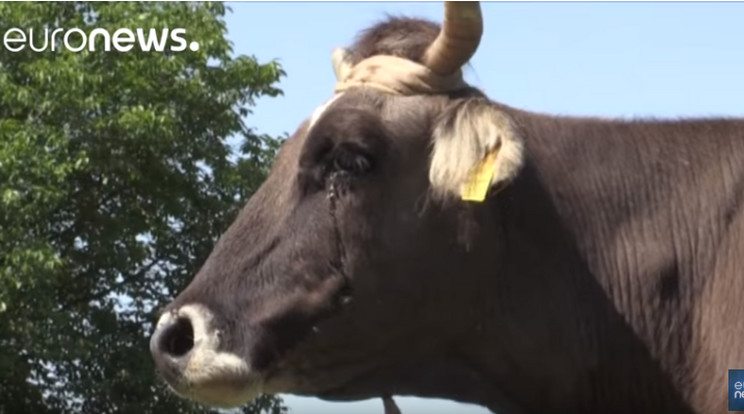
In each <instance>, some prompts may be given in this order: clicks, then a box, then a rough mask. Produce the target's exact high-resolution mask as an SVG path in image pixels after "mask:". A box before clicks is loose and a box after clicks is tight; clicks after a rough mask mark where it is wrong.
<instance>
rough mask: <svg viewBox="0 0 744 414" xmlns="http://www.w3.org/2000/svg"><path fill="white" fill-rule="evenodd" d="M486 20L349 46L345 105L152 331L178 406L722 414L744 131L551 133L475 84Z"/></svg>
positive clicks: (712, 127)
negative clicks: (366, 404) (256, 403)
mask: <svg viewBox="0 0 744 414" xmlns="http://www.w3.org/2000/svg"><path fill="white" fill-rule="evenodd" d="M482 29H483V26H482V16H481V13H480V7H479V5H478V4H477V3H472V2H447V3H446V4H445V17H444V20H443V23H442V25H441V26H440V25H438V24H436V23H433V22H430V21H427V20H421V19H414V18H404V17H391V18H388V19H387V20H384V21H382V22H380V23H378V24H375V25H373V26H371V27H370V28H368V29H367V30H365V31H363V32H361V34H360V35H359V37H358V38H357V39H356V41H355V43H354V44H353V45H352V46H351V47H349V48H348V49H337V50H336V51H335V52H334V53H333V59H332V60H333V63H334V69H335V71H336V75H337V76H338V83H337V85H336V87H335V94H334V95H333V97H332V99H330V100H329V101H328V102H326V103H324V104H322V105H321V106H320V107H318V109H317V110H315V112H314V113H313V114H311V116H309V117H308V119H306V120H305V121H304V122H303V123H302V124H301V125H300V126H299V127H298V129H297V130H296V132H295V133H294V134H293V135H292V136H291V137H290V139H288V140H287V141H286V142H285V143H284V144H283V146H282V148H281V150H280V152H279V153H278V155H277V157H276V160H275V163H274V165H273V167H272V170H271V172H270V175H269V176H268V178H267V179H266V181H265V182H264V183H263V184H262V186H261V187H260V189H259V190H258V191H257V192H256V193H255V194H254V195H253V196H252V197H251V198H250V200H249V201H248V202H247V204H246V206H245V207H244V209H243V210H242V211H241V212H240V213H239V215H238V216H237V218H236V220H235V222H234V223H233V224H232V225H231V226H230V227H229V228H228V229H227V230H226V231H225V233H224V234H223V235H222V236H221V238H220V239H219V241H218V243H217V244H216V246H215V247H214V250H213V251H212V253H211V254H210V255H209V257H208V258H207V260H206V261H205V263H204V264H203V267H202V268H201V269H200V271H199V272H198V274H197V275H196V276H195V277H194V279H193V281H192V282H191V283H190V284H189V285H188V287H186V288H185V289H184V290H183V291H182V292H180V294H179V295H178V296H177V297H176V298H175V299H174V300H173V301H172V303H170V304H169V305H167V306H166V308H165V309H164V311H163V313H162V315H161V317H160V320H159V321H158V323H157V326H156V329H155V331H154V333H153V335H152V337H151V341H150V351H151V353H152V357H153V358H154V362H155V365H156V367H157V369H158V371H159V372H160V375H161V376H162V377H163V378H164V380H165V381H166V382H167V383H168V384H169V386H170V387H171V388H172V389H173V391H175V392H176V393H177V394H179V395H181V396H183V397H185V398H189V399H192V400H195V401H198V402H201V403H204V404H208V405H215V406H222V407H229V406H236V405H239V404H243V403H245V402H247V401H250V400H252V399H253V398H255V397H256V396H257V395H259V394H260V393H265V394H276V393H292V394H297V395H306V396H315V397H319V398H322V399H326V400H334V401H349V400H360V399H367V398H378V397H382V398H384V399H385V400H386V402H387V400H389V396H391V395H411V396H419V397H437V398H446V399H451V400H454V401H460V402H467V403H473V404H479V405H481V406H484V407H486V408H488V409H490V410H492V411H493V412H498V413H543V412H551V413H641V412H642V413H721V412H724V411H725V410H726V402H727V399H726V388H727V374H728V372H727V370H728V369H735V368H744V334H743V333H742V332H744V300H742V298H741V296H742V295H744V275H742V274H741V272H742V266H743V265H744V208H742V207H743V205H742V203H744V199H743V198H742V197H743V196H744V119H723V118H720V119H719V118H705V119H702V118H701V119H676V120H656V119H604V118H592V117H575V116H553V115H549V114H541V113H534V112H530V111H525V110H520V109H518V108H513V107H510V106H508V105H505V104H502V103H498V102H494V101H492V100H490V99H488V97H487V96H486V95H485V94H484V93H483V92H482V91H480V90H478V89H476V88H474V87H472V86H470V85H468V84H467V83H465V82H464V81H463V77H462V67H463V66H464V65H465V64H466V63H467V62H468V61H469V59H470V58H471V57H472V55H473V54H474V53H475V51H476V49H477V46H478V45H479V43H480V38H481V33H482Z"/></svg>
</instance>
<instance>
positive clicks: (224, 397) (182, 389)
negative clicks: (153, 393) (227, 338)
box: [168, 351, 263, 408]
mask: <svg viewBox="0 0 744 414" xmlns="http://www.w3.org/2000/svg"><path fill="white" fill-rule="evenodd" d="M192 358H193V359H192V361H190V362H189V364H188V366H187V368H186V370H185V371H184V372H183V373H182V377H181V379H180V380H177V381H173V382H171V381H168V383H169V386H170V388H171V389H172V390H173V391H174V392H175V393H176V394H178V395H180V396H182V397H185V398H188V399H191V400H194V401H196V402H199V403H202V404H206V405H211V406H216V407H221V408H231V407H236V406H239V405H242V404H245V403H247V402H249V401H251V400H253V399H255V398H256V397H258V395H259V394H261V392H263V381H262V379H261V378H260V377H257V376H255V375H251V374H250V371H249V369H248V366H247V364H246V363H245V361H243V360H242V359H241V358H239V357H237V356H235V355H233V354H228V353H214V352H210V351H205V352H204V353H202V354H194V355H193V357H192Z"/></svg>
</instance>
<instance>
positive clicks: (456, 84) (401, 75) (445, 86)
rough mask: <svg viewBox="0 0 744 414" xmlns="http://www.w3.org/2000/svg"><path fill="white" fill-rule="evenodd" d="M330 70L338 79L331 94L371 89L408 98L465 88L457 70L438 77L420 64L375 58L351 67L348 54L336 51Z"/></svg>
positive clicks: (395, 58)
mask: <svg viewBox="0 0 744 414" xmlns="http://www.w3.org/2000/svg"><path fill="white" fill-rule="evenodd" d="M333 67H334V71H335V72H336V77H337V79H338V83H337V84H336V88H335V89H334V91H335V93H341V92H343V91H346V90H349V89H351V88H355V87H371V88H374V89H377V90H380V91H382V92H385V93H389V94H392V95H400V96H410V95H428V94H438V93H448V92H454V91H458V90H462V89H465V88H467V87H468V85H467V84H466V83H465V81H464V80H463V79H462V71H460V70H458V71H456V72H455V73H453V74H451V75H446V76H442V75H438V74H436V73H434V72H433V71H432V70H431V69H429V68H427V67H426V66H424V65H422V64H419V63H416V62H413V61H410V60H408V59H404V58H400V57H397V56H389V55H377V56H372V57H369V58H367V59H364V60H362V61H361V62H359V63H357V64H356V65H351V63H349V56H348V52H346V51H345V50H343V49H336V50H335V51H334V52H333Z"/></svg>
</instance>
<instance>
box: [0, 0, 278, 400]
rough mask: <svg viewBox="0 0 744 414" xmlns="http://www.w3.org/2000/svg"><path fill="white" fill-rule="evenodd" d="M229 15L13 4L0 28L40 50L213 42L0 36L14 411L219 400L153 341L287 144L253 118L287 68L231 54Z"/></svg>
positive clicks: (188, 6)
mask: <svg viewBox="0 0 744 414" xmlns="http://www.w3.org/2000/svg"><path fill="white" fill-rule="evenodd" d="M225 12H226V9H225V7H224V5H222V4H220V3H206V4H195V3H170V2H168V3H82V2H75V3H22V4H13V5H10V4H0V27H1V28H4V29H6V30H7V29H8V28H19V29H21V30H22V31H23V32H24V33H25V34H26V35H27V36H28V38H29V39H28V40H29V41H33V42H34V43H33V45H34V46H35V48H36V49H37V50H38V49H39V48H41V46H42V45H44V39H45V36H48V35H49V33H50V32H51V30H52V29H54V28H64V29H70V28H79V29H81V30H82V31H83V32H84V33H90V32H91V31H92V30H93V29H94V28H103V29H107V30H108V32H109V33H110V34H113V33H114V32H115V31H116V30H117V29H120V28H130V29H132V30H133V31H134V30H135V29H136V28H143V29H144V32H148V30H149V29H150V28H154V29H157V30H161V29H163V28H179V27H180V28H185V29H186V34H185V35H184V38H186V39H187V40H189V41H192V40H193V41H198V44H199V48H198V50H196V51H194V50H191V49H186V50H184V51H173V50H165V51H163V52H157V51H152V50H151V51H149V52H148V51H143V50H141V48H138V47H134V48H133V49H132V50H130V51H128V52H119V51H116V50H111V51H108V52H106V51H105V50H103V45H104V42H105V39H104V38H103V37H99V38H98V40H99V41H100V42H101V43H99V44H95V46H96V47H95V50H93V51H91V50H90V48H89V47H86V48H84V49H83V50H80V51H79V52H74V51H73V49H77V47H76V46H79V45H81V44H82V37H81V36H80V34H79V33H74V34H71V35H70V36H69V38H68V39H67V40H68V41H69V43H70V44H72V45H73V48H67V47H62V46H64V45H61V44H60V43H58V42H60V41H62V40H63V39H60V38H57V39H56V41H54V42H52V41H50V42H49V43H48V44H47V50H45V51H43V52H36V51H34V50H32V49H31V47H30V46H29V45H28V44H27V45H26V47H25V48H23V50H20V51H17V52H14V51H11V50H10V49H9V48H5V47H3V45H0V413H14V414H15V413H79V412H90V413H114V412H116V413H138V414H139V413H156V412H157V413H159V414H164V413H196V412H206V409H205V408H203V407H199V406H197V405H195V404H192V403H189V402H186V401H184V400H181V399H180V398H178V397H175V396H173V395H172V394H171V393H170V392H169V391H168V390H167V389H166V387H165V386H164V385H163V384H162V383H161V382H160V381H159V380H158V379H157V377H156V376H155V374H154V372H155V371H154V367H153V365H152V363H151V361H150V356H149V352H148V344H147V343H148V336H149V334H150V332H151V330H152V326H153V322H154V320H155V317H156V316H155V313H156V312H157V310H158V308H159V307H160V306H161V305H162V304H164V303H166V302H167V301H168V300H169V299H170V298H172V297H173V296H174V295H175V294H177V293H178V292H179V291H180V290H181V289H183V288H184V287H185V285H186V284H187V283H188V281H189V280H190V279H191V277H193V275H194V274H195V272H196V271H197V270H198V266H199V265H200V264H201V263H202V262H203V261H204V259H205V258H206V256H207V254H208V253H209V251H210V250H211V248H212V246H213V244H214V243H215V241H216V239H217V237H218V235H219V234H220V233H221V232H222V231H224V230H225V229H226V227H227V226H228V225H229V223H230V222H231V221H232V219H233V218H234V217H235V215H236V213H237V210H238V209H239V208H240V207H241V206H242V205H243V204H244V203H245V201H246V200H247V198H248V197H249V196H250V195H251V194H252V193H253V192H254V191H255V190H256V189H257V187H258V185H259V184H260V183H261V182H262V181H263V179H264V178H265V176H266V174H267V171H268V166H269V163H270V161H271V160H272V159H273V155H274V153H275V150H276V147H277V145H278V144H277V143H278V139H275V138H271V137H268V136H265V135H261V134H259V133H257V132H256V131H255V130H254V129H252V128H250V127H248V126H246V125H245V124H244V122H243V119H244V118H245V117H246V116H248V115H249V114H250V113H251V112H250V107H252V106H253V105H254V99H255V98H257V97H259V96H277V95H278V94H280V93H281V91H280V90H279V89H277V88H276V86H275V84H276V82H277V81H278V80H279V79H280V78H281V77H282V76H284V72H283V71H282V69H281V68H280V66H279V65H278V64H277V63H276V62H268V63H264V64H261V63H258V62H257V60H256V59H255V58H254V57H247V56H239V57H233V56H232V49H231V45H230V43H229V42H228V41H227V40H226V39H225V34H226V27H225V22H224V14H225ZM45 28H47V29H49V31H47V32H46V33H45V32H44V29H45ZM16 35H17V33H16ZM47 39H48V38H47ZM16 45H17V44H14V46H16ZM52 45H54V46H56V49H55V50H54V51H52V50H51V46H52ZM14 50H15V49H14ZM231 137H233V138H234V137H237V138H239V139H241V140H242V144H241V145H240V146H239V148H240V150H239V151H236V150H234V148H235V147H234V146H231V145H229V144H228V138H231ZM261 410H265V412H270V413H280V412H284V411H285V408H284V407H283V406H282V404H281V401H280V400H277V399H272V398H268V397H263V398H262V399H260V400H259V402H258V403H255V404H252V405H248V406H246V407H244V408H242V410H241V411H242V412H246V413H249V412H250V413H254V412H259V411H261Z"/></svg>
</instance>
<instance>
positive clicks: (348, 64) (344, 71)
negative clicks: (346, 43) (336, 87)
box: [331, 47, 354, 82]
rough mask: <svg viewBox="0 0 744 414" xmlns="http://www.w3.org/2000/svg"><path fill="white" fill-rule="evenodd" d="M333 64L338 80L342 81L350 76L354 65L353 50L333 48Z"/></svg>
mask: <svg viewBox="0 0 744 414" xmlns="http://www.w3.org/2000/svg"><path fill="white" fill-rule="evenodd" d="M331 64H333V72H334V73H335V74H336V80H337V81H339V82H341V81H342V80H344V79H346V77H347V76H349V73H350V72H351V69H352V68H353V67H354V65H353V64H352V58H351V52H349V50H348V49H345V48H342V47H337V48H335V49H333V53H331Z"/></svg>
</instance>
